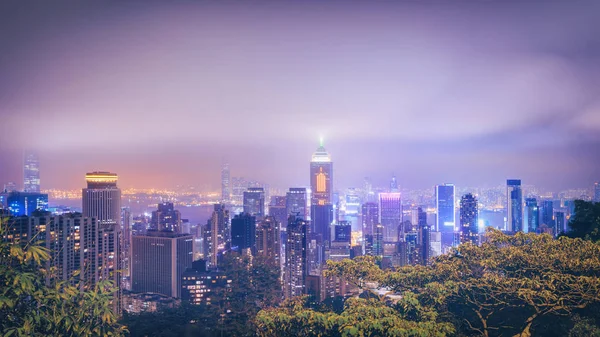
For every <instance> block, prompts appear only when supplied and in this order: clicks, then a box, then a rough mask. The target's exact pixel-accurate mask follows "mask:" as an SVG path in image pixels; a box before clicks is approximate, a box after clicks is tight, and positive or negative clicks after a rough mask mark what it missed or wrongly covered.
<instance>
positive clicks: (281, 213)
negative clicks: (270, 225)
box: [269, 196, 289, 228]
mask: <svg viewBox="0 0 600 337" xmlns="http://www.w3.org/2000/svg"><path fill="white" fill-rule="evenodd" d="M269 216H271V217H273V218H274V219H275V220H276V221H277V223H279V224H287V218H288V216H289V214H288V212H287V197H284V196H273V197H271V204H270V205H269ZM284 228H285V227H284Z"/></svg>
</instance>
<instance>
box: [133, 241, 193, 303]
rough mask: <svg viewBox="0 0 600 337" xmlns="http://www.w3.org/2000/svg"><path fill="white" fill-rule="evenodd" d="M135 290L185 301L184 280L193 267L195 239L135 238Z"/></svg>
mask: <svg viewBox="0 0 600 337" xmlns="http://www.w3.org/2000/svg"><path fill="white" fill-rule="evenodd" d="M131 248H132V249H131V250H132V262H131V290H132V291H133V292H137V293H147V292H151V293H158V294H162V295H165V296H169V297H177V298H180V297H181V276H182V275H183V272H184V271H185V270H186V269H187V268H190V267H191V266H192V260H193V237H192V236H191V235H187V234H177V233H173V232H161V231H152V230H150V231H148V233H147V234H145V235H138V236H134V237H133V238H132V244H131Z"/></svg>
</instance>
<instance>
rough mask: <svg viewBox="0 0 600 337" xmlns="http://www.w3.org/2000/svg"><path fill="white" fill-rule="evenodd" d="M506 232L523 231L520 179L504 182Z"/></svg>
mask: <svg viewBox="0 0 600 337" xmlns="http://www.w3.org/2000/svg"><path fill="white" fill-rule="evenodd" d="M506 199H507V200H506V209H507V216H506V221H507V223H506V230H507V231H508V232H519V231H522V230H523V191H522V190H521V180H520V179H508V180H507V181H506Z"/></svg>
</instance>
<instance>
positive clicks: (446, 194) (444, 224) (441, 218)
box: [435, 184, 456, 233]
mask: <svg viewBox="0 0 600 337" xmlns="http://www.w3.org/2000/svg"><path fill="white" fill-rule="evenodd" d="M454 195H455V194H454V185H453V184H444V185H437V186H436V187H435V204H436V205H435V207H436V210H437V215H436V230H437V231H439V232H444V233H447V232H454V229H455V225H456V219H455V217H456V210H455V201H454Z"/></svg>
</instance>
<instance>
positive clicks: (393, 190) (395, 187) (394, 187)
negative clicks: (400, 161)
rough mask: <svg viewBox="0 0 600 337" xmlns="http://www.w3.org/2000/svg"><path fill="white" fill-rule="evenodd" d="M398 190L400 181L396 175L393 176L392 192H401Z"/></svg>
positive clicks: (391, 182)
mask: <svg viewBox="0 0 600 337" xmlns="http://www.w3.org/2000/svg"><path fill="white" fill-rule="evenodd" d="M399 191H400V190H399V189H398V181H397V180H396V175H392V180H391V181H390V192H392V193H394V192H399Z"/></svg>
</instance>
